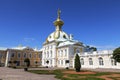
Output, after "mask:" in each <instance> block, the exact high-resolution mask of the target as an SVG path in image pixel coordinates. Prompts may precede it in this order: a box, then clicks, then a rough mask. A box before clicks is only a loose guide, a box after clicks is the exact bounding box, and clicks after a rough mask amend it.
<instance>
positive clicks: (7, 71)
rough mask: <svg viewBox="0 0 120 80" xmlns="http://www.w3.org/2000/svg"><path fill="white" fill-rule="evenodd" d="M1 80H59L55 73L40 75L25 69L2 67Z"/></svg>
mask: <svg viewBox="0 0 120 80" xmlns="http://www.w3.org/2000/svg"><path fill="white" fill-rule="evenodd" d="M0 80H58V79H56V78H54V75H38V74H34V73H29V72H25V71H24V70H23V69H11V68H6V67H0Z"/></svg>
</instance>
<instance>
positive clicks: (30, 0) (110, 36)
mask: <svg viewBox="0 0 120 80" xmlns="http://www.w3.org/2000/svg"><path fill="white" fill-rule="evenodd" d="M58 8H59V9H60V10H61V19H62V20H63V21H64V25H63V27H62V30H63V31H64V32H66V33H67V34H73V35H74V39H75V40H79V41H80V42H83V43H84V44H86V45H90V46H95V47H97V48H98V49H113V48H116V47H119V46H120V0H0V47H8V48H9V47H15V46H18V45H23V46H30V47H32V48H34V47H38V48H41V47H42V44H43V42H44V41H45V40H46V38H47V37H48V35H49V34H50V33H52V32H53V31H55V26H54V25H53V22H54V21H55V20H56V18H57V10H58Z"/></svg>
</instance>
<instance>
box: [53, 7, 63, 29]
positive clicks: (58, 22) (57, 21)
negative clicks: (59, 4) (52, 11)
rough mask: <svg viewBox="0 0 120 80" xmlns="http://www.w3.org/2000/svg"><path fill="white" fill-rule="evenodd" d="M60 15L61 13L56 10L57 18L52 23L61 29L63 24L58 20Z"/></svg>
mask: <svg viewBox="0 0 120 80" xmlns="http://www.w3.org/2000/svg"><path fill="white" fill-rule="evenodd" d="M60 13H61V11H60V10H59V9H58V18H57V20H56V21H55V22H54V25H55V26H59V27H60V28H61V26H63V24H64V22H63V21H62V20H61V19H60Z"/></svg>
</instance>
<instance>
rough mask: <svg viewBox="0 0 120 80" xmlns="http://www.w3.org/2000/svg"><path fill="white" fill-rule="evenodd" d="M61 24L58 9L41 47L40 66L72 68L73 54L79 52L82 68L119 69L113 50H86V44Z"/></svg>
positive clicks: (119, 64)
mask: <svg viewBox="0 0 120 80" xmlns="http://www.w3.org/2000/svg"><path fill="white" fill-rule="evenodd" d="M63 24H64V22H63V21H62V20H61V19H60V10H58V17H57V20H56V21H55V22H54V25H55V28H56V29H55V31H54V32H52V33H51V34H50V35H49V36H48V37H47V39H46V41H45V42H44V43H43V47H42V49H41V51H42V66H48V67H61V68H65V67H71V68H74V58H75V54H79V56H80V61H81V65H82V68H115V69H120V63H117V62H116V61H115V60H114V59H113V58H112V53H113V50H103V51H91V50H88V51H86V48H87V46H85V45H84V44H83V43H82V42H79V41H77V40H74V39H73V36H72V35H68V34H67V33H65V32H64V31H63V30H62V26H63Z"/></svg>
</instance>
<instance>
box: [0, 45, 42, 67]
mask: <svg viewBox="0 0 120 80" xmlns="http://www.w3.org/2000/svg"><path fill="white" fill-rule="evenodd" d="M26 58H29V60H30V66H36V65H37V66H40V65H41V63H42V62H41V59H42V53H41V51H39V50H36V49H32V48H30V47H22V46H19V47H14V48H10V49H8V48H7V49H4V50H2V49H1V50H0V65H1V66H13V65H14V62H15V61H16V62H17V63H16V66H24V65H25V64H24V60H25V59H26Z"/></svg>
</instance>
